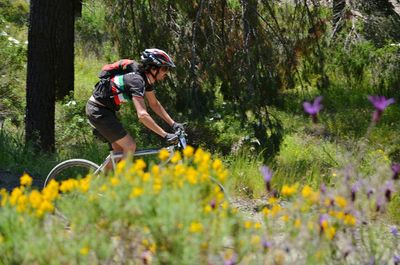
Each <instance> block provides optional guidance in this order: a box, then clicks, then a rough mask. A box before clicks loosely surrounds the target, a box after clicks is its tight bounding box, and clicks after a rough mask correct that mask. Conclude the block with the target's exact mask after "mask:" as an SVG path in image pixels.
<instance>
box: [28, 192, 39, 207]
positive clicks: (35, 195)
mask: <svg viewBox="0 0 400 265" xmlns="http://www.w3.org/2000/svg"><path fill="white" fill-rule="evenodd" d="M29 202H30V203H31V205H32V207H33V208H35V209H37V208H39V207H40V204H41V203H42V194H41V193H40V192H39V191H37V190H33V191H32V192H31V193H30V194H29Z"/></svg>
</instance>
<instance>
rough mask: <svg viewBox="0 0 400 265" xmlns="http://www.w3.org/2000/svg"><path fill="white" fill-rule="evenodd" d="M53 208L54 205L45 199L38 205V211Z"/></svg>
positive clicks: (49, 210)
mask: <svg viewBox="0 0 400 265" xmlns="http://www.w3.org/2000/svg"><path fill="white" fill-rule="evenodd" d="M53 210H54V205H53V204H51V202H49V201H47V200H44V201H42V203H41V204H40V206H39V211H40V212H42V213H45V212H53Z"/></svg>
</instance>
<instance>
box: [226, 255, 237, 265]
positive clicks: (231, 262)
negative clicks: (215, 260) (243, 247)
mask: <svg viewBox="0 0 400 265" xmlns="http://www.w3.org/2000/svg"><path fill="white" fill-rule="evenodd" d="M236 263H237V255H236V253H234V252H228V253H226V254H225V257H224V265H235V264H236Z"/></svg>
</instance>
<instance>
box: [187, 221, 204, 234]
mask: <svg viewBox="0 0 400 265" xmlns="http://www.w3.org/2000/svg"><path fill="white" fill-rule="evenodd" d="M201 231H203V225H202V224H201V223H199V222H192V223H191V224H190V227H189V232H191V233H199V232H201Z"/></svg>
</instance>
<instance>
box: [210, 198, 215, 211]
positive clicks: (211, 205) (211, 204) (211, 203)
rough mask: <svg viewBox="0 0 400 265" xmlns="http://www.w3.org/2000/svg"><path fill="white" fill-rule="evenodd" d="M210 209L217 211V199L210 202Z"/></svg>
mask: <svg viewBox="0 0 400 265" xmlns="http://www.w3.org/2000/svg"><path fill="white" fill-rule="evenodd" d="M210 207H211V209H215V207H216V202H215V199H212V201H211V202H210Z"/></svg>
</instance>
